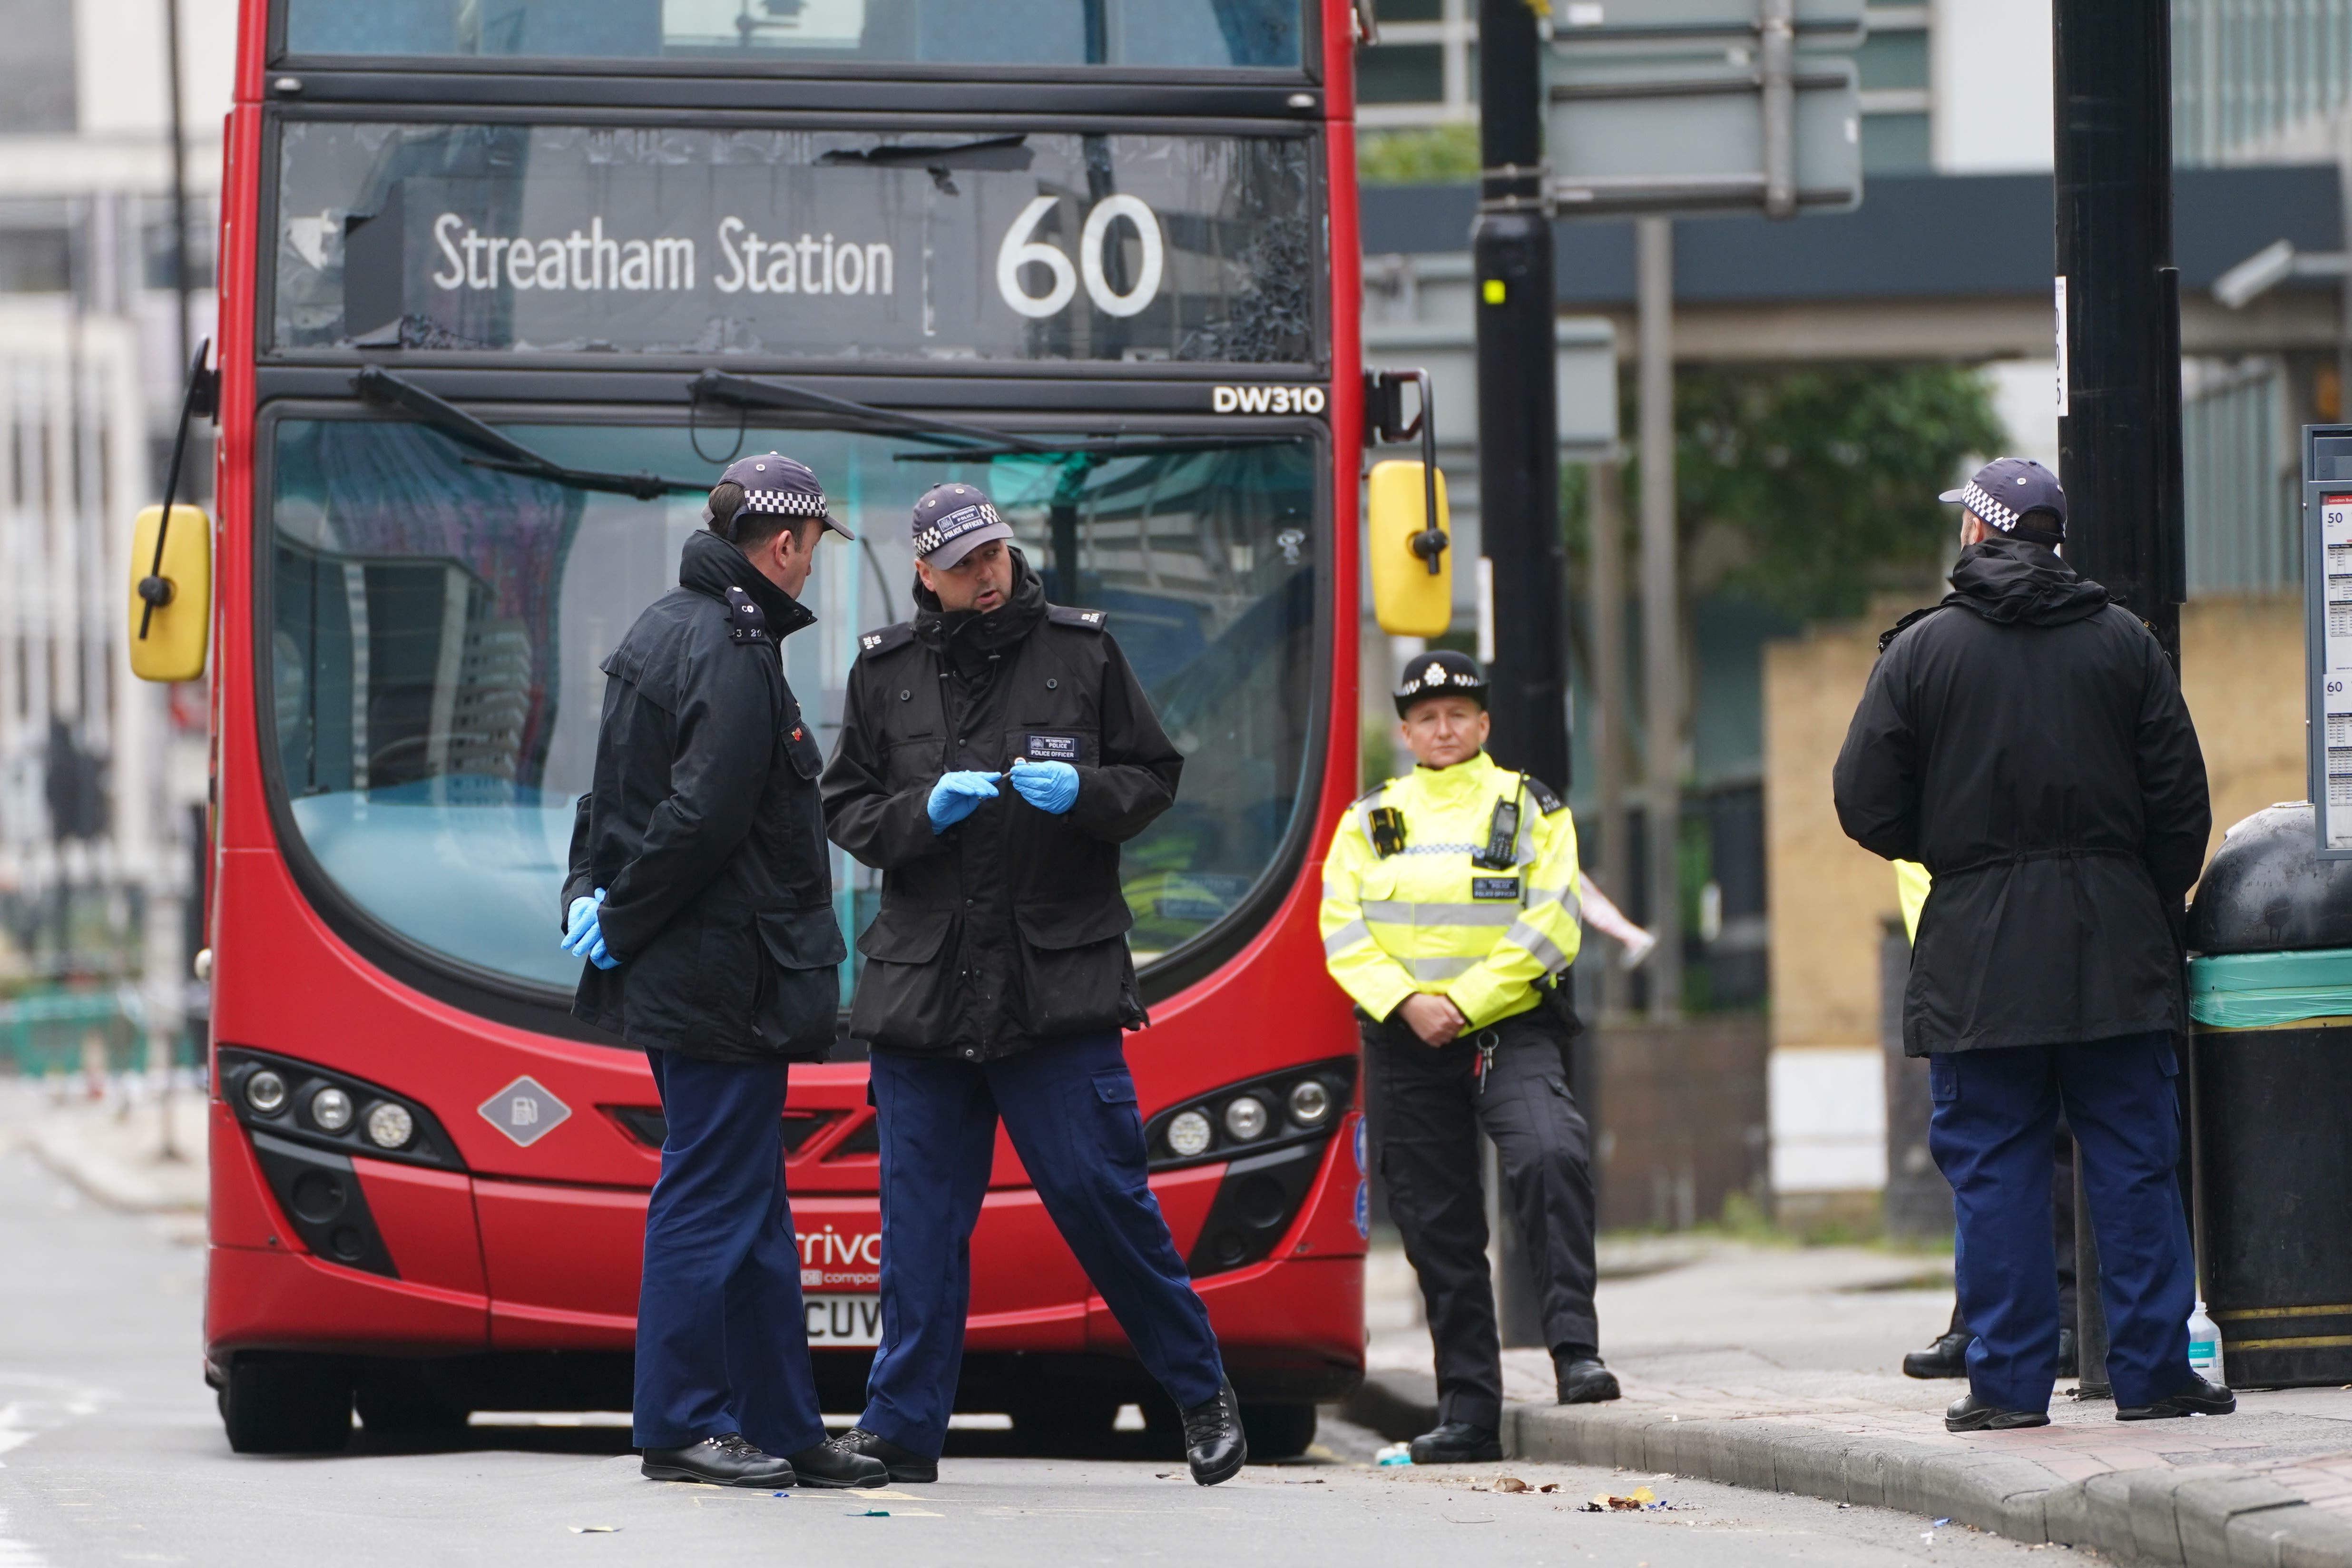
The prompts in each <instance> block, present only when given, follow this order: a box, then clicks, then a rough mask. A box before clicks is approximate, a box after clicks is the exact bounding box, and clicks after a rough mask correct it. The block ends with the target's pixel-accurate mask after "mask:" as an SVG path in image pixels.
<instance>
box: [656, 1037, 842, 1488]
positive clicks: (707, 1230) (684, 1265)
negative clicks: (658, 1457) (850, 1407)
mask: <svg viewBox="0 0 2352 1568" xmlns="http://www.w3.org/2000/svg"><path fill="white" fill-rule="evenodd" d="M646 1059H647V1061H648V1062H650V1063H651V1065H652V1067H653V1070H654V1084H655V1087H656V1088H657V1089H660V1090H661V1101H662V1114H663V1115H664V1116H665V1117H667V1119H668V1121H669V1131H668V1133H667V1136H665V1137H664V1138H663V1139H662V1160H661V1176H660V1178H659V1179H658V1180H657V1181H656V1182H655V1183H654V1194H653V1202H652V1204H651V1205H650V1206H648V1207H647V1208H646V1270H645V1281H644V1284H643V1285H642V1286H641V1287H640V1288H639V1290H638V1295H637V1370H636V1379H637V1382H636V1404H635V1427H636V1430H635V1436H634V1437H633V1438H632V1441H634V1442H635V1444H636V1446H637V1447H640V1448H680V1447H686V1446H687V1445H688V1444H689V1443H698V1442H700V1441H701V1440H702V1439H703V1438H705V1437H716V1436H719V1435H721V1434H722V1433H727V1432H740V1433H741V1434H742V1435H743V1436H745V1437H747V1438H749V1439H750V1440H751V1442H753V1443H755V1444H757V1445H758V1446H759V1447H761V1449H762V1450H764V1451H766V1452H768V1453H771V1454H794V1453H798V1452H799V1451H800V1450H801V1449H803V1448H805V1447H810V1446H811V1445H813V1444H816V1443H822V1442H824V1419H823V1417H822V1416H821V1415H819V1414H818V1411H817V1401H816V1384H815V1379H814V1375H813V1373H812V1371H811V1368H810V1366H809V1352H808V1320H807V1318H806V1317H805V1315H804V1314H803V1310H802V1306H801V1254H800V1246H799V1244H798V1243H797V1242H795V1241H794V1240H793V1211H792V1208H791V1206H790V1205H788V1204H787V1203H786V1202H785V1201H784V1136H783V1127H784V1123H783V1115H784V1077H785V1064H783V1063H782V1062H774V1063H759V1064H752V1065H746V1064H742V1063H736V1062H706V1061H696V1060H694V1059H693V1058H688V1057H682V1056H678V1055H677V1054H676V1053H674V1052H671V1051H663V1050H652V1051H647V1052H646Z"/></svg>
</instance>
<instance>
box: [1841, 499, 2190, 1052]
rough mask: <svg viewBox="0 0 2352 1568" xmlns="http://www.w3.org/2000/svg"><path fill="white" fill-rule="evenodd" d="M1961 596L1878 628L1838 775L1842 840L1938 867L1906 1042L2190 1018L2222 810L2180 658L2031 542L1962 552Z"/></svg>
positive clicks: (2141, 1025)
mask: <svg viewBox="0 0 2352 1568" xmlns="http://www.w3.org/2000/svg"><path fill="white" fill-rule="evenodd" d="M1952 587H1953V590H1954V591H1953V593H1952V594H1951V595H1949V596H1948V597H1947V598H1946V599H1945V600H1944V603H1943V605H1942V606H1940V607H1939V608H1937V609H1936V610H1934V611H1932V612H1927V613H1923V614H1922V615H1921V616H1914V617H1912V619H1911V621H1910V622H1908V623H1906V625H1905V626H1899V627H1897V628H1896V629H1895V631H1894V632H1893V633H1890V634H1889V635H1888V637H1887V639H1886V643H1885V651H1884V652H1883V653H1882V654H1881V655H1880V656H1879V659H1878V664H1877V668H1874V669H1873V670H1872V671H1871V674H1870V680H1869V684H1868V685H1867V686H1866V687H1865V689H1864V692H1863V698H1862V704H1861V706H1860V707H1859V708H1858V709H1856V710H1855V712H1854V716H1853V726H1852V728H1851V729H1849V730H1848V731H1847V732H1846V738H1845V746H1844V749H1843V750H1842V751H1841V752H1839V753H1838V759H1837V766H1836V770H1835V774H1834V782H1835V788H1836V795H1837V811H1838V821H1839V822H1840V823H1841V824H1842V825H1843V826H1844V828H1845V830H1846V833H1847V834H1848V835H1849V836H1850V837H1853V839H1854V840H1855V842H1857V843H1859V844H1860V845H1861V846H1862V847H1864V848H1865V849H1871V850H1875V851H1876V852H1877V853H1879V854H1881V855H1884V856H1885V857H1887V858H1889V859H1897V860H1917V861H1919V862H1921V863H1922V864H1924V865H1925V866H1926V867H1927V869H1928V871H1929V872H1931V873H1932V874H1933V875H1934V877H1935V885H1934V887H1933V889H1932V890H1931V891H1930V892H1929V894H1928V897H1927V908H1926V910H1924V911H1923V912H1922V913H1921V915H1920V918H1919V933H1918V938H1917V941H1916V944H1915V945H1914V947H1913V949H1912V953H1911V974H1910V979H1909V982H1908V984H1906V987H1905V989H1904V994H1903V1048H1904V1049H1905V1051H1906V1052H1907V1053H1908V1054H1910V1055H1912V1056H1915V1057H1916V1056H1927V1055H1930V1054H1932V1053H1935V1052H1938V1051H1965V1050H1976V1049H1979V1048H1985V1047H2002V1046H2040V1045H2065V1044H2072V1043H2077V1042H2082V1041H2089V1040H2100V1039H2108V1038H2112V1037H2116V1036H2118V1035H2130V1034H2139V1033H2142V1032H2147V1031H2153V1030H2158V1029H2172V1030H2177V1029H2179V1028H2180V1027H2181V1026H2182V1017H2181V996H2180V991H2181V984H2180V979H2181V976H2180V963H2181V953H2180V949H2179V922H2180V920H2181V900H2182V898H2183V897H2184V896H2185V895H2186V894H2187V892H2188V890H2189V886H2190V885H2191V884H2192V883H2193V882H2195V881H2196V879H2197V874H2198V870H2199V868H2200V866H2201V865H2202V864H2203V861H2204V858H2205V840H2206V836H2207V834H2208V832H2209V831H2210V828H2211V826H2212V811H2211V808H2210V805H2209V803H2208V801H2207V797H2206V791H2205V760H2204V757H2203V755H2202V754H2201V753H2200V751H2199V749H2198V745H2197V731H2196V730H2195V728H2194V727H2193V726H2192V725H2191V724H2190V723H2189V710H2188V707H2187V705H2186V704H2184V703H2183V702H2182V701H2181V700H2180V684H2179V681H2178V680H2177V679H2175V678H2174V676H2173V672H2172V666H2171V665H2170V664H2169V663H2168V661H2167V660H2166V658H2165V657H2164V653H2163V650H2162V649H2161V648H2159V647H2158V646H2157V641H2156V637H2155V636H2154V635H2153V634H2151V633H2150V632H2149V631H2148V629H2147V626H2144V625H2142V624H2141V622H2140V620H2139V618H2138V617H2137V616H2134V615H2133V614H2132V613H2131V612H2130V611H2128V610H2126V609H2125V608H2124V607H2123V606H2121V605H2115V604H2111V603H2109V602H2108V599H2107V591H2106V590H2105V588H2103V587H2101V586H2100V585H2099V584H2096V583H2092V582H2086V581H2084V579H2083V578H2082V577H2080V576H2078V575H2076V574H2075V573H2074V569H2073V568H2072V567H2070V566H2068V565H2067V564H2066V563H2064V562H2063V561H2062V560H2060V559H2059V557H2058V556H2057V555H2056V554H2055V553H2054V552H2051V551H2049V550H2045V549H2043V548H2042V547H2041V546H2039V545H2034V544H2028V543H2025V542H2022V541H2018V540H2006V539H2001V540H1989V541H1987V542H1984V543H1982V544H1977V545H1971V546H1970V547H1969V549H1967V550H1965V551H1963V552H1961V553H1960V559H1959V563H1958V566H1956V567H1955V568H1954V569H1953V572H1952Z"/></svg>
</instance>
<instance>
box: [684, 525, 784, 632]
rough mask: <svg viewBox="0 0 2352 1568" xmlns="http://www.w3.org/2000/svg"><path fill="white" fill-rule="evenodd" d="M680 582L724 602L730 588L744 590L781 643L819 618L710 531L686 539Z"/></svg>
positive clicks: (690, 534) (692, 534) (748, 559)
mask: <svg viewBox="0 0 2352 1568" xmlns="http://www.w3.org/2000/svg"><path fill="white" fill-rule="evenodd" d="M677 583H678V586H679V587H681V588H691V589H693V590H694V591H695V592H696V593H698V594H707V595H709V596H710V597H712V598H714V599H718V600H719V601H721V602H722V603H723V602H724V601H725V600H726V597H727V590H728V589H730V588H740V589H742V590H743V592H745V593H746V594H749V595H751V602H752V603H753V604H755V605H759V606H760V608H761V610H762V611H763V612H765V613H766V615H767V617H768V632H769V635H771V636H772V637H775V638H777V639H778V640H779V641H781V640H782V639H783V638H784V637H789V636H791V635H792V634H793V632H796V631H798V630H800V629H801V628H802V627H803V626H808V625H810V624H811V623H812V622H814V620H815V619H816V616H814V614H813V613H811V611H810V610H809V608H808V606H806V605H803V604H802V603H801V602H800V601H799V600H798V599H795V598H793V596H792V595H790V594H787V593H785V592H784V591H783V590H782V588H779V587H777V586H776V585H775V584H773V583H772V582H770V581H768V578H767V576H766V574H763V573H762V572H761V570H760V569H759V568H758V567H757V566H754V565H752V564H751V557H750V556H748V555H746V554H744V553H743V552H742V550H741V549H740V548H739V547H738V546H736V545H734V544H731V543H730V542H728V541H726V540H724V539H721V538H719V536H718V535H717V534H715V533H713V532H711V531H709V530H708V529H698V530H696V531H694V532H692V533H689V534H688V535H687V536H686V548H685V549H684V550H682V551H680V552H678V560H677Z"/></svg>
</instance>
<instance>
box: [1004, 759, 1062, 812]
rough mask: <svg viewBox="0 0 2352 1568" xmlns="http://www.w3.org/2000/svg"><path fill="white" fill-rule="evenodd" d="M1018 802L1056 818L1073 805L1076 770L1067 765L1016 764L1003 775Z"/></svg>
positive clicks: (1025, 762) (1026, 762) (1023, 762)
mask: <svg viewBox="0 0 2352 1568" xmlns="http://www.w3.org/2000/svg"><path fill="white" fill-rule="evenodd" d="M1007 776H1008V777H1010V778H1011V779H1012V781H1013V788H1014V789H1017V790H1019V791H1020V792H1021V798H1022V799H1023V800H1025V801H1027V802H1028V803H1029V804H1030V805H1034V806H1035V807H1036V808H1037V809H1038V810H1040V811H1046V812H1051V813H1053V814H1054V815H1055V816H1061V815H1062V813H1064V812H1066V811H1067V810H1069V809H1070V807H1071V806H1073V805H1076V804H1077V799H1078V770H1077V769H1076V768H1074V767H1072V766H1070V764H1069V763H1033V762H1028V761H1025V760H1024V761H1021V762H1016V763H1013V772H1012V773H1010V774H1008V775H1007Z"/></svg>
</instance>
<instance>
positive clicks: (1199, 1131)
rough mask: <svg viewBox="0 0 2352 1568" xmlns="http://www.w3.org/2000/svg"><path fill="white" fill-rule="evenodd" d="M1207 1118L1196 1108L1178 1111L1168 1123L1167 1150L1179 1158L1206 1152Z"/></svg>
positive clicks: (1186, 1158)
mask: <svg viewBox="0 0 2352 1568" xmlns="http://www.w3.org/2000/svg"><path fill="white" fill-rule="evenodd" d="M1211 1131H1213V1129H1212V1128H1211V1127H1210V1126H1209V1119H1208V1118H1207V1117H1205V1116H1203V1115H1202V1114H1201V1113H1200V1112H1199V1111H1197V1110H1184V1111H1179V1112H1178V1113H1177V1114H1176V1116H1175V1118H1174V1120H1172V1121H1170V1122H1169V1123H1168V1152H1170V1153H1171V1154H1173V1155H1175V1156H1176V1157H1177V1158H1179V1159H1181V1160H1189V1159H1191V1158H1192V1156H1193V1155H1195V1154H1202V1153H1206V1152H1208V1148H1209V1134H1210V1132H1211Z"/></svg>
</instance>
